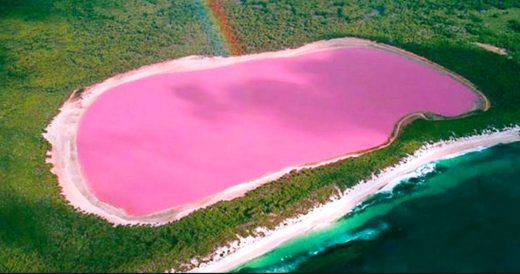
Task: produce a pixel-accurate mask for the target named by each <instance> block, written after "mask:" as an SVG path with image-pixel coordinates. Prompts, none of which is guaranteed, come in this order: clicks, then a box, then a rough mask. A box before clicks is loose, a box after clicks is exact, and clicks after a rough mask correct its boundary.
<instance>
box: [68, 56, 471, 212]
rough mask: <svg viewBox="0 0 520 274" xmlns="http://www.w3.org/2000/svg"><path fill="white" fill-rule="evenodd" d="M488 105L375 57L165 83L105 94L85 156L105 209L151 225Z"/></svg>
mask: <svg viewBox="0 0 520 274" xmlns="http://www.w3.org/2000/svg"><path fill="white" fill-rule="evenodd" d="M475 100H476V96H475V95H474V94H473V93H472V91H471V90H470V89H468V88H467V87H466V86H464V85H462V84H461V83H459V82H457V81H455V80H453V79H451V78H450V77H448V76H447V75H444V74H441V73H439V72H437V71H435V70H433V69H431V68H429V67H427V66H425V65H423V64H420V63H417V62H414V61H412V60H409V59H406V58H404V57H401V56H399V55H396V54H394V53H390V52H386V51H383V50H377V49H371V48H349V49H337V50H328V51H324V52H319V53H313V54H307V55H304V56H299V57H292V58H278V59H264V60H256V61H249V62H244V63H240V64H236V65H232V66H227V67H222V68H217V69H211V70H204V71H193V72H183V73H170V74H163V75H156V76H152V77H148V78H145V79H141V80H137V81H134V82H131V83H127V84H124V85H121V86H118V87H116V88H113V89H112V90H110V91H108V92H106V93H104V94H103V95H101V96H100V97H99V98H98V99H97V100H96V101H95V102H94V103H93V104H92V105H91V106H90V108H89V109H88V110H87V111H86V112H85V114H84V116H83V117H82V120H81V123H80V127H79V133H78V139H77V142H78V153H79V160H80V164H81V167H82V170H83V173H84V175H85V177H86V179H87V182H88V185H89V186H90V188H91V189H92V191H93V192H94V194H95V195H96V197H98V198H99V199H100V200H102V201H104V202H107V203H109V204H111V205H113V206H116V207H119V208H122V209H124V210H126V212H127V213H129V214H131V215H135V216H143V215H146V214H149V213H154V212H157V211H161V210H164V209H168V208H171V207H174V206H179V205H183V204H186V203H189V202H194V201H196V200H199V199H202V198H205V197H207V196H209V195H212V194H215V193H217V192H220V191H222V190H224V189H226V188H228V187H231V186H233V185H236V184H239V183H243V182H246V181H250V180H252V179H255V178H258V177H261V176H263V175H266V174H269V173H272V172H276V171H278V170H281V169H283V168H285V167H289V166H295V165H302V164H305V163H311V162H317V161H321V160H326V159H330V158H333V157H336V156H340V155H343V154H346V153H350V152H356V151H360V150H364V149H368V148H371V147H375V146H378V145H380V144H382V143H384V142H385V141H386V139H387V138H388V137H389V135H390V133H391V131H392V129H393V127H394V125H395V124H396V123H397V122H398V120H399V119H400V118H402V117H403V116H405V115H407V114H409V113H412V112H418V111H428V112H434V113H437V114H441V115H446V116H453V115H459V114H462V113H464V112H466V111H468V110H470V109H471V108H472V105H473V103H474V102H475Z"/></svg>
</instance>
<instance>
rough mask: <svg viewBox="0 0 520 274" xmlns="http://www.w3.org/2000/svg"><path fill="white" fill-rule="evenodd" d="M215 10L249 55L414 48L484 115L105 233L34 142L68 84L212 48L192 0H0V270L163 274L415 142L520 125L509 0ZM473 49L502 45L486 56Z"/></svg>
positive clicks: (517, 44) (414, 129) (391, 0)
mask: <svg viewBox="0 0 520 274" xmlns="http://www.w3.org/2000/svg"><path fill="white" fill-rule="evenodd" d="M461 2H462V1H455V0H452V1H448V0H444V1H432V0H421V1H404V0H402V1H401V0H399V1H396V0H377V1H370V2H367V1H346V0H345V1H340V0H323V1H260V0H255V1H225V2H223V6H224V7H225V9H226V11H227V13H228V15H229V19H230V20H229V21H230V24H232V25H233V26H235V27H234V29H235V30H237V32H236V36H237V38H238V39H239V40H240V42H241V45H242V47H243V49H244V51H246V52H257V51H265V50H275V49H281V48H285V47H295V46H299V45H302V44H304V43H306V42H310V41H314V40H318V39H325V38H332V37H341V36H358V37H363V38H369V39H375V40H378V41H382V42H386V43H389V44H392V45H395V46H398V47H402V48H404V49H407V50H409V51H412V52H415V53H417V54H419V55H422V56H424V57H426V58H429V59H431V60H433V61H434V62H437V63H439V64H441V65H443V66H445V67H447V68H449V69H450V70H453V71H455V72H457V73H459V74H461V75H462V76H464V77H466V78H467V79H469V80H470V81H472V82H473V83H474V84H475V85H476V86H477V87H478V88H479V89H480V90H482V91H483V92H484V93H485V94H486V95H487V96H488V97H489V99H490V100H491V102H492V108H491V109H490V110H489V111H487V112H485V113H478V114H476V115H473V116H471V117H467V118H463V119H454V120H447V121H439V122H431V121H423V120H420V121H415V122H413V123H412V124H411V125H410V126H408V127H407V128H406V130H405V131H404V132H403V134H402V135H401V136H400V137H399V139H398V140H397V141H396V142H394V143H393V144H392V145H391V146H389V147H387V148H385V149H383V150H379V151H376V152H373V153H370V154H368V155H364V156H362V157H358V158H354V159H349V160H346V161H342V162H340V163H335V164H332V165H329V166H327V167H322V168H318V169H314V170H304V171H301V172H295V173H292V174H290V175H287V176H285V177H284V178H282V179H280V180H278V181H277V182H274V183H271V184H268V185H265V186H262V187H260V188H258V189H256V190H254V191H252V192H250V193H248V194H247V195H246V196H245V197H243V198H240V199H236V200H234V201H230V202H221V203H219V204H217V205H215V206H212V207H210V208H208V209H204V210H199V211H197V212H196V213H194V214H192V215H190V216H189V217H186V218H184V219H182V220H180V221H178V222H175V223H172V224H168V225H164V226H161V227H158V228H151V227H144V226H136V227H113V226H112V225H110V224H108V223H106V222H105V221H103V220H101V219H99V218H97V217H95V216H85V215H82V214H78V213H77V212H76V211H74V210H73V209H72V208H71V207H70V206H68V205H67V203H66V202H65V200H64V199H63V198H62V197H60V194H59V192H60V191H59V188H58V186H57V183H56V178H55V177H54V176H53V175H52V174H51V173H50V172H49V171H48V170H49V168H50V166H49V165H47V164H45V152H46V151H47V150H48V144H47V143H46V142H45V141H44V139H43V138H42V135H41V134H42V132H43V130H44V128H45V127H46V125H47V124H48V123H49V122H50V120H51V119H52V117H54V116H55V115H56V114H57V113H58V109H59V106H60V105H61V104H62V103H63V102H64V101H65V100H66V99H67V97H68V96H69V95H70V93H71V92H72V91H73V90H75V89H78V88H81V87H84V86H88V85H90V84H93V83H95V82H98V81H101V80H103V79H105V78H108V77H110V76H111V75H114V74H116V73H119V72H123V71H127V70H130V69H132V68H136V67H139V66H141V65H144V64H149V63H152V62H156V61H159V60H163V59H169V58H175V57H180V56H185V55H190V54H209V55H211V54H215V53H217V52H219V49H217V48H216V47H215V46H214V44H215V42H214V41H212V40H211V39H209V38H208V37H209V35H208V34H207V32H208V30H207V22H203V20H202V19H201V18H200V16H201V13H200V8H201V5H200V3H198V2H196V1H187V0H186V1H168V0H148V1H138V0H131V1H116V0H112V1H106V0H78V1H72V2H71V1H65V0H55V1H51V0H2V2H1V3H0V25H1V26H2V28H0V144H1V145H0V272H4V271H62V272H65V271H73V272H79V271H97V272H102V271H164V270H165V269H169V268H171V267H174V268H176V269H179V268H182V266H181V264H182V263H183V262H186V261H187V260H188V259H190V258H191V257H192V256H194V255H196V254H201V255H204V254H207V253H209V252H210V251H211V250H212V249H213V248H215V247H216V246H218V245H221V244H223V243H225V242H226V241H228V240H231V239H234V237H236V234H237V233H238V234H240V235H247V234H248V233H249V231H250V230H251V229H252V228H255V227H257V226H259V225H264V226H267V227H273V226H275V225H276V224H278V223H279V222H280V221H281V220H283V219H284V218H286V217H289V216H294V215H295V214H298V213H302V212H305V211H306V210H307V209H309V208H310V207H312V206H313V205H314V204H315V203H316V202H320V201H325V200H326V199H327V198H328V197H329V195H331V194H332V193H334V192H335V191H336V189H337V188H341V189H344V188H346V187H349V186H351V185H353V184H355V183H356V182H357V181H359V180H361V179H363V178H365V177H367V176H369V175H370V174H371V173H372V172H373V171H375V170H377V169H379V168H382V167H385V166H389V165H392V164H393V163H395V162H397V161H398V160H399V159H400V158H402V157H403V156H405V155H407V154H408V153H411V152H413V151H414V150H415V149H417V148H418V147H419V146H420V145H421V144H422V143H423V142H424V141H426V140H438V139H442V138H448V137H450V136H452V135H458V136H460V135H466V134H470V133H472V132H474V130H475V129H484V128H487V127H490V126H496V127H500V126H504V125H508V124H511V123H518V122H519V121H520V108H518V106H519V105H520V33H519V32H518V18H519V14H520V4H519V2H518V1H489V0H488V1H467V3H466V2H464V3H461ZM474 41H478V42H483V43H489V44H493V45H496V46H498V47H503V48H505V49H506V50H507V51H508V52H509V54H510V56H511V58H510V59H509V58H507V57H504V56H500V55H498V54H494V53H491V52H487V51H485V50H483V49H480V48H478V47H476V46H474V45H473V44H472V42H474Z"/></svg>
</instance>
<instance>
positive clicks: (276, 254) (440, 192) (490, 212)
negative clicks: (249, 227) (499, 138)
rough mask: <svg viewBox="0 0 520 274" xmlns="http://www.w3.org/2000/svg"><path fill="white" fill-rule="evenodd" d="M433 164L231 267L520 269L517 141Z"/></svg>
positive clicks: (266, 269)
mask: <svg viewBox="0 0 520 274" xmlns="http://www.w3.org/2000/svg"><path fill="white" fill-rule="evenodd" d="M432 166H433V167H434V168H433V169H432V171H431V172H429V173H426V174H423V175H421V176H420V177H416V178H409V179H405V180H403V181H402V182H401V183H400V184H398V185H397V186H396V187H395V188H394V189H393V190H390V191H387V192H381V193H378V194H376V195H374V196H373V197H372V198H370V199H369V200H367V201H366V202H364V203H362V204H361V205H359V206H358V207H357V208H356V209H355V210H354V211H353V212H351V213H349V214H348V215H346V216H344V217H343V218H342V219H340V220H338V221H337V222H336V223H334V224H333V225H331V226H329V227H327V228H325V229H323V230H320V231H316V232H312V233H311V234H309V235H306V236H304V237H302V238H298V239H294V240H291V241H289V242H287V243H286V244H284V245H282V246H280V247H278V248H276V249H275V250H273V251H271V252H269V253H267V254H266V255H264V256H261V257H259V258H257V259H255V260H253V261H250V262H248V263H246V264H245V265H242V266H240V267H238V268H237V269H235V270H234V271H235V272H314V271H319V272H374V271H377V272H381V271H384V272H394V271H397V272H407V271H428V272H431V271H436V272H437V271H441V272H444V271H520V142H518V143H513V144H507V145H498V146H495V147H492V148H488V149H485V150H481V151H476V152H471V153H467V154H464V155H462V156H459V157H456V158H451V159H446V160H441V161H438V162H436V163H434V164H432Z"/></svg>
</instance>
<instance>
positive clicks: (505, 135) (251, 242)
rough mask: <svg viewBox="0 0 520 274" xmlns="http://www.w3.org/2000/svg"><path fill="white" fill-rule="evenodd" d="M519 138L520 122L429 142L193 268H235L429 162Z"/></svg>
mask: <svg viewBox="0 0 520 274" xmlns="http://www.w3.org/2000/svg"><path fill="white" fill-rule="evenodd" d="M518 141H520V126H514V127H508V128H505V129H503V130H500V131H496V130H486V131H484V132H483V133H481V134H478V135H473V136H469V137H461V138H455V139H450V140H446V141H440V142H436V143H432V144H426V145H424V146H422V147H421V148H420V149H418V150H417V151H416V152H415V153H414V154H413V155H411V156H409V157H406V158H405V159H403V160H401V161H400V162H399V163H398V164H396V165H394V166H392V167H388V168H385V169H383V170H381V173H380V174H379V175H378V176H372V178H370V179H368V180H366V181H361V182H359V183H358V184H356V185H355V186H353V187H351V188H349V189H347V190H346V191H345V192H344V193H343V194H342V196H341V197H332V198H331V199H330V201H329V202H327V203H325V204H321V205H318V206H316V207H315V208H314V209H313V210H311V211H310V212H309V213H307V214H304V215H300V216H298V217H296V218H291V219H288V220H286V221H285V222H284V223H283V224H282V225H279V226H278V227H276V228H275V229H273V230H266V229H264V228H258V229H257V233H258V234H263V235H264V236H256V237H252V236H250V237H247V238H242V239H239V240H237V241H234V242H232V243H230V244H229V245H228V246H225V247H220V248H218V249H217V250H216V251H214V252H213V253H212V254H211V255H209V256H207V257H205V258H203V259H201V263H199V262H198V261H199V259H198V258H194V259H192V261H191V262H192V264H194V265H197V264H198V265H197V266H196V267H194V268H192V269H191V270H190V272H226V271H229V270H232V269H234V268H236V267H238V266H240V265H242V264H244V263H246V262H247V261H250V260H251V259H254V258H256V257H259V256H261V255H263V254H265V253H267V252H269V251H270V250H272V249H274V248H276V247H278V246H279V245H281V244H283V243H284V242H286V241H288V240H291V239H293V238H296V237H299V236H302V235H304V234H306V233H308V232H310V231H313V230H317V229H320V228H323V227H324V226H327V225H329V224H331V223H332V222H334V221H336V220H337V219H339V218H341V217H343V216H344V215H346V214H347V213H348V212H350V211H351V210H352V209H354V207H355V206H356V205H358V204H359V203H361V202H362V201H364V200H365V199H366V198H368V197H369V196H371V195H373V194H374V193H376V192H378V191H379V190H381V189H386V188H388V187H391V185H392V183H393V184H396V183H398V182H399V180H400V179H403V178H405V177H408V176H409V175H410V174H411V173H413V172H415V171H416V170H417V169H419V168H421V167H422V166H424V165H426V164H428V163H431V162H435V161H438V160H441V159H447V158H453V157H457V156H460V155H462V154H465V153H468V152H472V151H478V150H482V149H485V148H488V147H492V146H494V145H498V144H501V143H512V142H518ZM222 254H224V255H222ZM171 271H174V270H173V269H172V270H171Z"/></svg>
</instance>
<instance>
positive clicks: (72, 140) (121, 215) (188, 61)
mask: <svg viewBox="0 0 520 274" xmlns="http://www.w3.org/2000/svg"><path fill="white" fill-rule="evenodd" d="M348 47H373V48H378V49H383V50H387V51H391V52H394V53H397V54H400V55H402V56H405V57H407V58H410V59H412V60H414V61H417V62H421V63H423V64H425V65H427V66H430V67H432V68H434V69H436V70H438V71H440V72H442V73H444V74H446V75H448V76H450V77H452V78H453V79H456V80H457V81H460V82H462V83H463V84H464V85H466V86H468V87H469V88H471V90H473V91H474V92H475V93H476V94H478V95H479V98H480V99H481V100H480V102H476V105H475V106H474V110H478V109H481V110H486V109H488V108H489V101H488V100H487V98H485V96H484V95H483V94H482V93H480V92H479V91H478V90H477V89H476V88H475V87H474V86H473V85H472V84H471V83H470V82H469V81H467V80H466V79H464V78H463V77H461V76H459V75H456V74H454V73H452V72H450V71H449V70H447V69H445V68H443V67H441V66H439V65H437V64H434V63H432V62H430V61H428V60H426V59H424V58H422V57H420V56H417V55H415V54H413V53H410V52H407V51H404V50H402V49H398V48H395V47H392V46H389V45H385V44H380V43H376V42H372V41H368V40H363V39H357V38H340V39H332V40H325V41H318V42H314V43H310V44H307V45H305V46H302V47H300V48H297V49H287V50H282V51H276V52H265V53H259V54H252V55H243V56H233V57H203V56H189V57H185V58H180V59H176V60H171V61H166V62H162V63H158V64H153V65H149V66H144V67H142V68H139V69H136V70H133V71H129V72H126V73H123V74H119V75H116V76H114V77H111V78H109V79H107V80H105V81H103V82H101V83H98V84H95V85H93V86H90V87H87V88H85V89H81V90H78V91H75V92H74V93H73V94H72V96H71V97H70V98H69V100H67V101H66V102H65V104H64V105H63V106H62V108H61V109H60V110H61V111H60V113H59V114H58V115H57V116H56V117H55V118H54V119H53V121H52V122H51V123H50V124H49V126H48V127H47V129H46V132H45V133H44V134H43V135H44V137H45V139H46V140H48V142H49V143H50V144H51V150H50V151H48V158H47V162H48V163H51V164H52V169H51V171H52V172H53V173H54V174H56V176H57V177H58V182H59V185H60V187H61V189H62V194H63V195H64V197H65V199H66V200H67V201H68V202H69V203H70V204H71V205H72V206H73V207H75V208H76V209H78V210H79V211H81V212H84V213H91V214H95V215H98V216H100V217H102V218H104V219H106V220H107V221H109V222H111V223H114V224H123V225H130V224H151V225H161V224H165V223H168V222H171V221H174V220H178V219H179V218H182V217H184V216H186V215H188V214H190V213H191V212H193V211H195V210H197V209H200V208H204V207H207V206H209V205H212V204H214V203H217V202H219V201H222V200H231V199H234V198H237V197H240V196H242V195H244V193H246V192H247V191H250V190H252V189H254V188H256V187H258V186H261V185H263V184H265V183H268V182H271V181H273V180H276V179H277V178H279V177H281V176H283V175H284V174H287V173H288V172H290V171H292V170H298V169H302V168H312V167H317V166H322V165H326V164H329V163H331V162H335V161H339V160H342V159H345V158H348V157H355V156H357V155H359V154H362V153H366V152H369V151H372V150H374V149H379V148H382V147H385V146H387V145H388V144H390V143H391V142H392V141H393V140H394V138H395V137H396V136H397V135H398V134H399V132H400V130H401V128H402V126H403V125H405V124H406V123H408V122H410V121H411V120H413V119H417V118H425V117H426V116H425V115H424V114H422V113H415V114H410V115H408V116H407V117H403V119H402V120H401V121H400V122H399V123H398V124H397V125H396V127H395V130H394V132H393V134H392V136H389V139H388V140H387V142H385V143H384V144H381V145H380V146H378V147H375V148H373V149H369V150H366V151H360V152H357V153H353V154H348V155H342V156H339V157H336V158H334V159H328V160H325V161H321V162H319V163H310V164H307V165H303V166H294V167H287V168H285V169H283V170H280V171H278V172H275V173H272V174H268V175H266V176H263V177H262V178H258V179H255V180H252V181H249V182H244V183H241V184H238V185H236V186H233V187H230V188H228V189H226V190H224V191H222V192H220V193H217V194H215V195H213V196H210V197H207V198H205V199H203V200H200V201H196V202H194V203H190V204H186V205H183V206H180V207H176V208H171V209H168V210H165V211H163V212H159V213H155V214H152V215H148V216H145V217H136V216H131V215H129V214H127V213H126V212H125V211H124V210H122V209H120V208H116V207H113V206H111V205H109V204H107V203H104V202H102V201H100V200H98V199H97V198H96V197H95V196H94V195H93V194H92V192H91V190H90V189H89V188H88V185H87V183H86V181H85V178H84V176H83V175H82V171H81V167H80V164H79V162H78V155H77V145H76V137H77V136H76V134H77V131H78V130H77V129H78V126H79V121H80V118H81V117H82V115H83V113H84V112H85V110H86V109H87V108H88V107H89V106H90V105H91V104H92V103H93V102H94V101H95V100H96V98H97V97H98V96H100V95H101V94H103V93H104V92H105V91H107V90H109V89H111V88H114V87H116V86H119V85H121V84H124V83H128V82H130V81H134V80H137V79H141V78H144V77H148V76H151V75H156V74H161V73H170V72H181V71H192V70H202V69H209V68H216V67H221V66H227V65H231V64H236V63H239V62H244V61H249V60H256V59H263V58H273V57H277V58H283V57H293V56H298V55H302V54H308V53H313V52H319V51H324V50H330V49H334V48H348ZM429 117H431V116H429ZM439 118H442V117H439Z"/></svg>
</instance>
